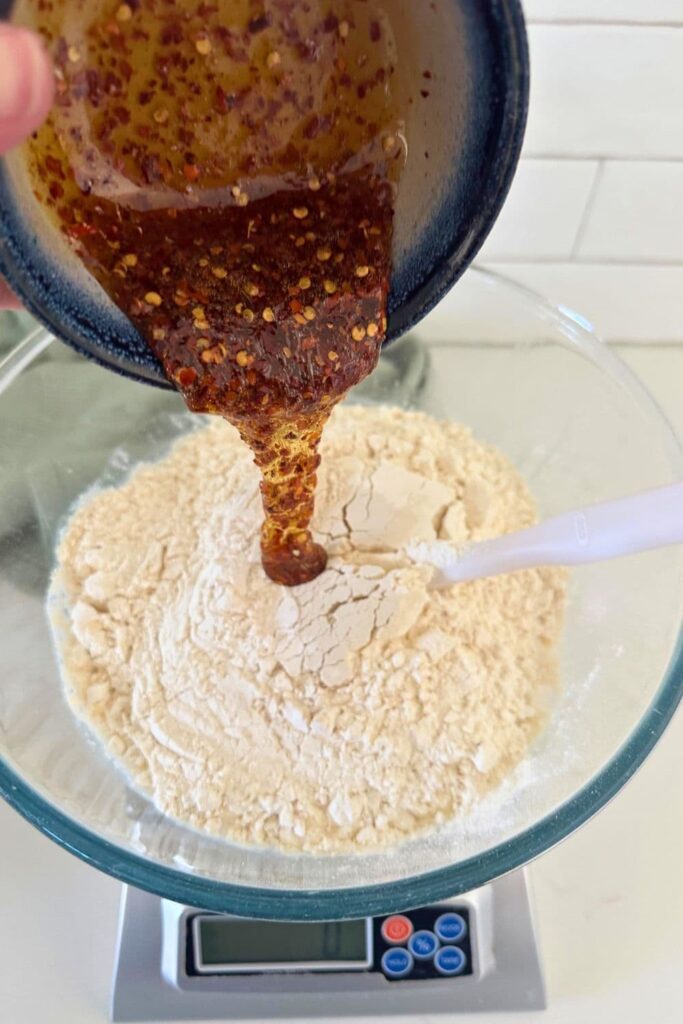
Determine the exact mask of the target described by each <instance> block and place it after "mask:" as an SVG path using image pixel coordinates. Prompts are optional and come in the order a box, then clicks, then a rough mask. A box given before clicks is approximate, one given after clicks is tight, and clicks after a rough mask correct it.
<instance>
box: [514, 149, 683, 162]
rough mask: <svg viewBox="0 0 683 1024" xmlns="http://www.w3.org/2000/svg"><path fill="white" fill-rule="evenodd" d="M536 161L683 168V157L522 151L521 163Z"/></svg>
mask: <svg viewBox="0 0 683 1024" xmlns="http://www.w3.org/2000/svg"><path fill="white" fill-rule="evenodd" d="M531 160H536V161H538V163H551V162H556V163H565V164H590V163H599V162H600V161H601V160H604V161H605V162H609V163H614V164H680V165H681V166H683V156H677V157H668V156H610V155H609V154H607V153H601V154H597V155H596V154H594V155H593V156H582V155H576V154H574V153H557V154H552V153H551V154H548V153H532V152H529V153H527V152H525V151H524V150H522V155H521V157H520V161H521V162H522V163H524V162H526V163H529V162H530V161H531Z"/></svg>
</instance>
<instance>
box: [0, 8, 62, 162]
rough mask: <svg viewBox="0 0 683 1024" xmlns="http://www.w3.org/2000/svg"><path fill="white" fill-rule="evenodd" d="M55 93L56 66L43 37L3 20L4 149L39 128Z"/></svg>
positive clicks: (0, 95) (0, 112) (0, 136)
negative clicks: (52, 63) (51, 62)
mask: <svg viewBox="0 0 683 1024" xmlns="http://www.w3.org/2000/svg"><path fill="white" fill-rule="evenodd" d="M53 97H54V77H53V74H52V67H51V65H50V60H49V58H48V56H47V54H46V52H45V50H44V48H43V44H42V43H41V41H40V39H39V37H38V36H37V35H35V34H34V33H33V32H29V31H28V30H27V29H25V28H17V27H16V26H14V25H5V24H0V153H6V152H7V150H8V149H12V147H13V146H16V145H18V144H19V143H20V142H22V140H23V139H25V138H26V136H27V135H30V134H31V132H32V131H35V129H36V128H37V127H38V126H39V125H40V124H41V123H42V121H43V120H44V119H45V117H46V116H47V113H48V111H49V109H50V107H51V105H52V100H53Z"/></svg>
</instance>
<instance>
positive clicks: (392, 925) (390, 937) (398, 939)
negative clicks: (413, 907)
mask: <svg viewBox="0 0 683 1024" xmlns="http://www.w3.org/2000/svg"><path fill="white" fill-rule="evenodd" d="M412 934H413V922H412V921H411V920H410V918H409V917H405V916H404V915H403V914H394V916H393V917H388V918H387V919H386V921H384V922H383V923H382V938H383V939H384V941H385V942H388V943H389V945H390V946H400V945H401V944H402V943H404V942H405V941H406V940H407V939H409V938H410V936H411V935H412Z"/></svg>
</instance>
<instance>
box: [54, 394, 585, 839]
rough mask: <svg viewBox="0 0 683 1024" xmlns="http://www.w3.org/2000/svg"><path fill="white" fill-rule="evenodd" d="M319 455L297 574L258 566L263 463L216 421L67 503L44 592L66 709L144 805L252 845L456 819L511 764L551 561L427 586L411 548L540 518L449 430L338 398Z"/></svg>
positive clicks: (536, 681) (542, 681)
mask: <svg viewBox="0 0 683 1024" xmlns="http://www.w3.org/2000/svg"><path fill="white" fill-rule="evenodd" d="M322 456H323V459H322V467H321V471H320V483H319V489H318V495H317V509H316V516H315V520H314V527H315V530H314V532H315V533H316V535H317V539H318V540H320V541H322V542H323V543H324V545H325V547H326V549H327V551H328V553H329V556H330V557H329V564H328V568H327V570H326V571H325V572H324V573H323V574H322V575H321V576H319V577H318V578H317V579H315V580H314V581H313V582H312V583H309V584H306V585H304V586H301V587H296V588H292V589H286V588H283V587H280V586H277V585H276V584H274V583H272V582H271V581H270V580H269V579H267V577H266V576H265V574H264V572H263V569H262V567H261V563H260V557H259V545H258V531H257V528H256V524H257V523H258V522H259V521H260V517H261V511H260V498H259V492H258V473H257V471H256V469H255V468H254V466H253V465H252V463H251V460H250V455H249V452H248V450H247V449H246V447H245V446H243V444H242V442H241V441H240V439H239V437H238V435H237V433H236V432H235V431H234V430H233V428H232V427H230V426H229V425H227V424H226V423H225V422H223V421H222V420H214V421H212V422H211V423H210V424H209V425H208V426H207V427H206V428H205V429H202V430H200V431H198V432H195V433H192V434H190V435H189V436H188V437H186V438H185V439H183V440H182V441H180V442H179V443H177V444H176V445H175V447H174V448H173V450H172V451H171V453H170V454H169V455H168V456H167V457H166V458H165V459H163V460H162V461H161V462H159V463H156V464H154V465H144V466H141V467H139V468H138V469H136V470H135V472H134V473H133V474H132V476H131V477H130V479H129V480H128V482H127V483H125V484H124V485H122V486H121V487H119V488H116V489H109V490H105V491H101V492H99V493H96V494H94V495H90V496H87V497H86V499H84V500H83V502H82V503H81V504H80V505H79V507H78V508H77V509H76V511H75V512H74V514H73V515H72V517H71V519H70V520H69V522H68V524H67V526H66V529H65V532H64V534H63V536H62V539H61V542H60V545H59V549H58V567H57V570H56V572H55V576H54V578H53V582H52V587H51V592H50V606H51V608H55V607H60V608H62V609H64V610H66V625H59V626H58V625H55V638H56V642H57V646H58V650H59V654H60V659H61V662H62V668H63V673H64V678H65V685H66V693H67V697H68V700H69V701H70V703H71V706H72V707H73V709H74V711H75V712H76V714H77V715H78V716H79V717H80V718H81V719H82V720H83V721H84V722H85V723H86V724H87V726H88V727H89V728H90V729H91V730H92V731H93V732H94V733H95V734H96V735H97V737H98V738H99V739H100V740H101V742H102V743H103V744H104V746H105V747H106V749H107V751H108V752H109V754H110V756H111V757H112V758H114V759H115V760H116V761H117V762H118V763H119V764H120V766H121V767H122V769H124V770H125V771H126V773H127V774H128V775H129V777H130V779H131V781H132V783H133V784H134V785H135V786H137V787H138V788H139V789H140V790H142V791H144V792H145V793H147V794H149V795H150V797H151V798H152V800H153V801H154V803H155V804H156V806H157V807H158V808H159V809H160V810H161V811H163V812H165V813H166V814H168V815H170V816H172V817H173V818H176V819H179V820H182V821H184V822H187V823H188V824H190V825H191V826H193V827H194V828H197V829H200V830H203V831H205V832H208V833H211V834H212V835H216V836H221V837H225V838H226V839H229V840H231V841H233V842H237V843H242V844H246V845H268V846H272V847H278V848H280V849H284V850H292V851H308V852H312V853H337V852H349V851H359V852H368V851H371V850H373V849H379V848H382V847H386V846H388V845H391V844H394V843H397V842H399V841H401V840H404V839H407V838H409V837H412V836H414V835H416V834H417V833H420V832H424V831H425V830H428V829H433V828H435V827H438V826H439V825H441V824H443V823H445V822H447V821H449V820H451V819H452V818H453V817H454V816H456V815H458V814H465V813H466V812H467V809H468V808H470V807H472V805H473V803H474V801H476V800H477V798H478V797H480V796H481V795H482V794H484V793H485V792H487V791H488V790H490V789H491V788H492V787H494V786H495V785H497V784H498V783H499V782H500V781H501V780H502V779H503V778H504V776H505V775H506V774H507V773H509V772H510V771H511V769H512V768H513V767H514V766H515V765H516V764H517V763H518V762H519V761H520V760H521V759H522V758H523V756H524V754H525V751H526V750H527V748H528V746H529V744H530V742H531V741H532V740H533V738H534V736H535V735H536V734H537V733H538V731H539V729H540V728H541V727H542V725H543V721H544V710H543V708H544V707H545V706H547V697H548V694H549V692H550V690H551V688H552V687H553V686H554V685H555V683H556V680H557V663H556V645H557V641H558V638H559V635H560V631H561V626H562V616H563V605H564V591H565V574H564V571H563V570H558V569H541V570H531V571H525V572H520V573H515V574H510V575H507V576H503V577H499V578H497V579H489V580H479V581H475V582H473V583H467V584H460V585H458V586H454V587H451V588H448V589H446V590H430V587H429V584H430V579H431V577H432V574H433V571H434V570H432V569H431V568H429V567H425V566H415V565H412V564H411V562H410V560H409V559H408V557H407V556H406V554H405V549H406V547H407V545H409V544H411V543H419V542H429V541H433V540H435V539H446V540H450V541H452V542H453V543H454V544H457V545H461V544H466V543H468V542H471V541H476V540H480V539H484V538H487V537H490V536H495V535H497V534H500V533H503V532H507V531H509V530H514V529H520V528H522V527H525V526H528V525H530V524H531V523H532V522H533V521H534V518H535V511H534V505H533V501H532V499H531V497H530V495H529V493H528V491H527V489H526V486H525V484H524V482H523V481H522V479H521V478H520V476H519V475H518V474H517V472H516V471H515V469H514V468H513V467H512V466H511V465H510V463H509V462H508V461H507V460H506V459H505V458H504V457H503V456H502V455H500V454H499V453H498V452H497V451H495V450H494V449H492V448H490V447H488V446H486V445H484V444H481V443H480V442H478V441H476V440H475V439H474V438H473V437H472V435H471V434H470V432H469V431H468V430H467V429H466V428H465V427H462V426H459V425H457V424H454V423H447V422H438V421H436V420H434V419H432V418H430V417H428V416H426V415H423V414H421V413H409V412H405V411H403V410H398V409H390V408H361V407H354V406H342V407H341V408H339V409H338V410H337V411H336V412H335V413H334V415H333V417H332V420H331V421H330V426H329V429H328V431H327V433H326V435H325V439H324V441H323V446H322ZM54 621H55V622H57V618H56V616H55V617H54Z"/></svg>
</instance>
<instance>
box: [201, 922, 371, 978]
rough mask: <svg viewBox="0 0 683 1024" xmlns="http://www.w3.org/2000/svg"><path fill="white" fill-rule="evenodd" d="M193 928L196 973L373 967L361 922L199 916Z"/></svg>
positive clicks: (365, 925)
mask: <svg viewBox="0 0 683 1024" xmlns="http://www.w3.org/2000/svg"><path fill="white" fill-rule="evenodd" d="M193 924H194V939H195V963H196V966H197V969H198V970H199V971H200V973H208V974H214V973H226V972H230V973H237V972H246V971H248V970H250V969H251V970H253V971H267V970H280V971H282V970H295V969H297V968H298V969H307V970H339V969H340V968H342V967H343V968H344V969H345V970H364V969H366V968H367V967H368V966H369V965H370V964H371V963H372V948H371V943H372V940H371V937H370V936H371V930H370V928H369V927H368V922H367V921H366V920H361V921H331V922H314V923H310V924H308V923H293V922H288V921H287V922H285V921H279V922H278V921H246V920H240V919H238V918H230V917H223V916H219V915H199V916H198V917H196V918H195V919H194V922H193Z"/></svg>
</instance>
